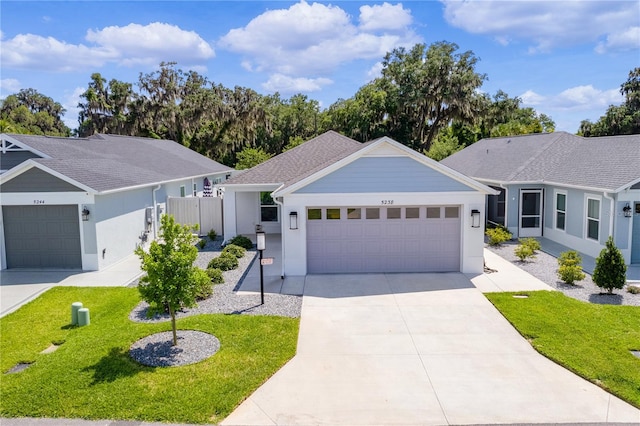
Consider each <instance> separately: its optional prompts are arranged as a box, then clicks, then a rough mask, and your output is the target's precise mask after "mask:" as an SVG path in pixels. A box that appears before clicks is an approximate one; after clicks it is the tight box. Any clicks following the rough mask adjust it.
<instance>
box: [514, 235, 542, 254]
mask: <svg viewBox="0 0 640 426" xmlns="http://www.w3.org/2000/svg"><path fill="white" fill-rule="evenodd" d="M518 241H520V244H522V245H524V246H527V247H529V248H530V249H531V251H533V252H534V253H535V252H537V251H538V250H540V242H539V241H538V240H536V239H535V238H531V237H529V238H521V239H520V240H518Z"/></svg>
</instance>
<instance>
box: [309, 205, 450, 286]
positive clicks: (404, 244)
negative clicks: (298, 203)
mask: <svg viewBox="0 0 640 426" xmlns="http://www.w3.org/2000/svg"><path fill="white" fill-rule="evenodd" d="M306 219H307V270H308V272H309V273H310V274H314V273H315V274H318V273H362V272H448V271H459V270H460V232H461V231H460V227H461V226H460V207H459V206H420V207H416V206H403V207H395V206H394V207H335V208H332V207H318V208H308V209H307V218H306Z"/></svg>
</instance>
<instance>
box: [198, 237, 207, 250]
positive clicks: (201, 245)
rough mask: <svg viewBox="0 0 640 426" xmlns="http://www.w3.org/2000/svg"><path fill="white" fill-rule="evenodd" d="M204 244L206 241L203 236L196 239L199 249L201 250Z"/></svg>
mask: <svg viewBox="0 0 640 426" xmlns="http://www.w3.org/2000/svg"><path fill="white" fill-rule="evenodd" d="M206 245H207V241H206V240H205V239H204V238H201V239H200V240H199V241H198V247H199V248H200V250H202V249H203V248H204V246H206Z"/></svg>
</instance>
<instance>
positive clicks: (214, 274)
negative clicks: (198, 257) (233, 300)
mask: <svg viewBox="0 0 640 426" xmlns="http://www.w3.org/2000/svg"><path fill="white" fill-rule="evenodd" d="M207 275H209V278H211V282H212V283H214V284H224V275H223V274H222V271H221V270H220V269H218V268H209V269H207Z"/></svg>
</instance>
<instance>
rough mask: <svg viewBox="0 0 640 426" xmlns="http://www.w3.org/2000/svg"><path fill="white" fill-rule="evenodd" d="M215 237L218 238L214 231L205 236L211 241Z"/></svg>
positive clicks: (211, 230)
mask: <svg viewBox="0 0 640 426" xmlns="http://www.w3.org/2000/svg"><path fill="white" fill-rule="evenodd" d="M217 236H218V233H217V232H216V230H215V229H210V230H209V233H208V234H207V237H209V239H210V240H211V241H213V240H215V239H216V237H217Z"/></svg>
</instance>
